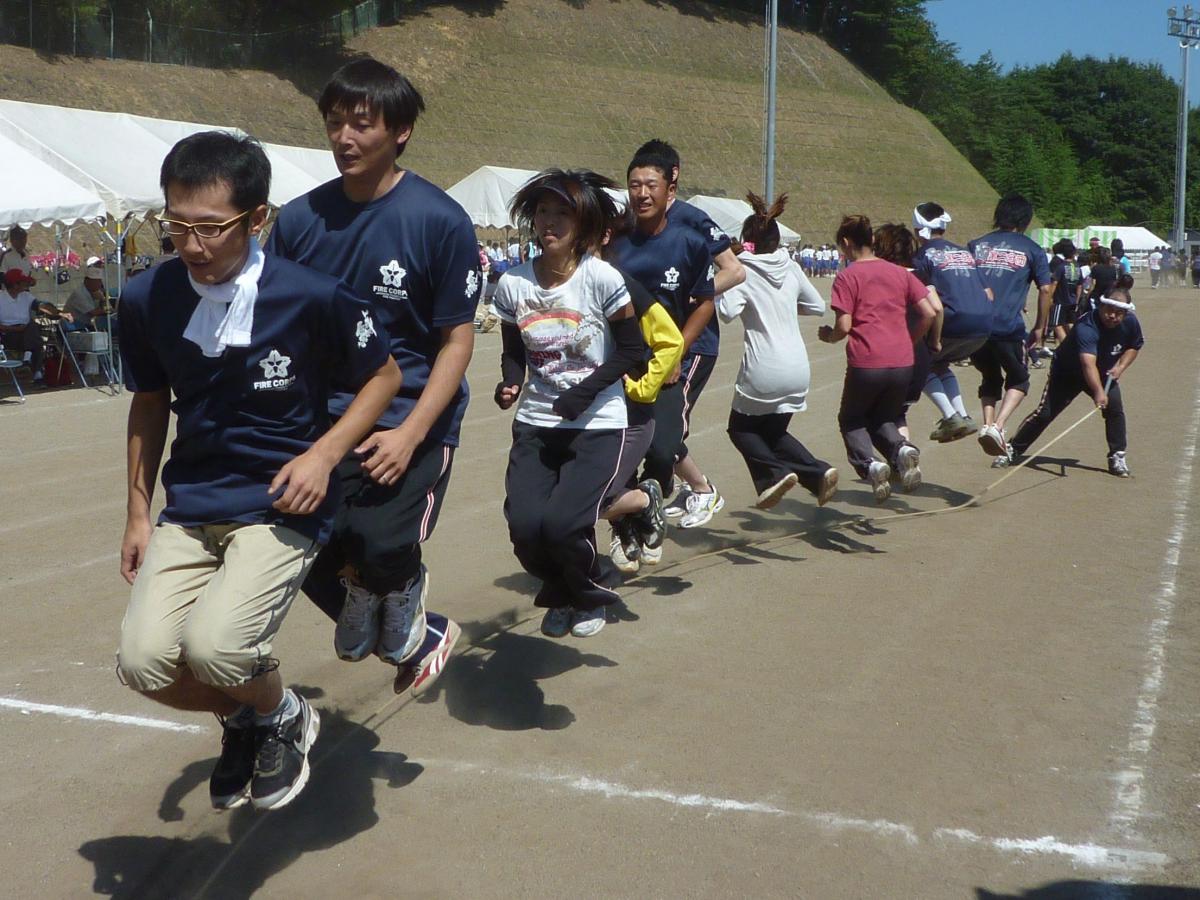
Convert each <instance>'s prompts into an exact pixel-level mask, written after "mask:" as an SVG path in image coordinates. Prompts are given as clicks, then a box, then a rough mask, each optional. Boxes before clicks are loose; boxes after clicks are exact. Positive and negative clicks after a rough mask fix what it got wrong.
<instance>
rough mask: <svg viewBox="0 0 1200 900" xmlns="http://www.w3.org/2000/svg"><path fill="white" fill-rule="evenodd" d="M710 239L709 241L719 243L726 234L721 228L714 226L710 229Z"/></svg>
mask: <svg viewBox="0 0 1200 900" xmlns="http://www.w3.org/2000/svg"><path fill="white" fill-rule="evenodd" d="M708 237H709V240H713V241H719V240H721V239H722V238H723V237H725V232H723V231H722V230H721V229H720V228H718V227H717V226H716V225H714V226H713V227H712V228H710V229H708Z"/></svg>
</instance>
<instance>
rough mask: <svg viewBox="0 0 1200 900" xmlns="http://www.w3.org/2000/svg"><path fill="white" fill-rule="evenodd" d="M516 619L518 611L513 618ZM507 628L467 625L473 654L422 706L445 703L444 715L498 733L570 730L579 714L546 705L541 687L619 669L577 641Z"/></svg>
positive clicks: (457, 662)
mask: <svg viewBox="0 0 1200 900" xmlns="http://www.w3.org/2000/svg"><path fill="white" fill-rule="evenodd" d="M629 615H631V614H629ZM513 616H515V610H514V611H512V613H511V614H510V616H509V618H511V617H513ZM623 617H625V618H627V617H628V615H627V611H623V608H622V610H612V611H610V616H609V618H610V619H614V618H615V619H620V618H623ZM535 621H540V610H535ZM503 626H504V623H503V622H496V621H494V620H489V621H488V622H484V623H481V622H468V623H466V624H465V625H463V632H464V633H465V634H467V635H469V636H471V649H470V650H469V651H468V652H466V653H462V654H459V655H458V656H456V657H455V658H454V660H453V661H452V662H451V663H450V664H449V665H448V666H446V671H445V672H443V673H442V677H441V678H439V679H438V681H437V683H436V684H435V685H434V686H433V687H432V688H430V689H429V691H428V692H427V693H426V694H425V695H424V696H423V697H422V698H421V702H422V703H436V702H437V701H438V700H440V699H443V698H444V699H445V701H446V711H447V712H449V713H450V715H452V716H453V717H454V718H456V719H458V720H459V721H460V722H463V723H465V724H467V725H483V726H485V727H487V728H495V729H497V730H499V731H526V730H529V729H535V728H540V729H542V730H545V731H557V730H559V729H562V728H566V727H567V726H568V725H570V724H571V723H572V722H574V721H575V714H574V713H573V712H571V710H570V709H568V708H567V707H565V706H561V705H558V704H553V703H547V702H546V694H545V692H544V691H543V690H542V688H541V686H540V685H539V684H538V682H539V681H543V680H545V679H547V678H554V677H555V676H557V675H562V674H563V673H564V672H569V671H571V670H572V669H577V668H579V667H581V666H589V667H592V668H608V667H610V666H615V665H616V663H615V662H614V661H613V660H611V659H609V658H608V657H606V656H600V655H599V654H596V653H585V652H583V651H582V650H581V649H580V646H579V642H578V639H572V638H564V639H562V640H555V639H552V638H547V637H544V636H542V635H541V634H532V635H528V634H516V633H515V632H512V631H507V630H504V627H503Z"/></svg>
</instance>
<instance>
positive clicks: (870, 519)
mask: <svg viewBox="0 0 1200 900" xmlns="http://www.w3.org/2000/svg"><path fill="white" fill-rule="evenodd" d="M1105 392H1106V393H1107V389H1106V391H1105ZM1099 410H1100V407H1098V406H1094V407H1092V408H1091V409H1090V410H1088V411H1087V412H1086V413H1084V414H1083V415H1082V416H1081V417H1080V418H1079V421H1077V422H1076V423H1075V424H1073V425H1071V426H1070V427H1068V428H1066V429H1065V430H1064V431H1063V432H1062V433H1061V434H1059V435H1058V436H1057V437H1055V438H1053V439H1052V440H1049V441H1047V442H1046V443H1045V444H1043V445H1042V446H1041V447H1039V448H1038V449H1037V451H1036V452H1031V453H1027V454H1026V455H1025V458H1024V459H1022V460H1021V461H1020V462H1019V463H1017V464H1016V465H1015V466H1010V467H1009V469H1008V471H1007V472H1005V473H1004V474H1003V475H1001V476H1000V477H999V478H997V479H996V480H995V481H993V482H992V483H991V484H989V485H988V486H987V487H985V488H984V489H983V490H981V491H980V492H979V493H977V494H973V495H972V496H970V497H968V498H967V499H966V500H964V501H963V502H962V503H959V504H957V505H956V506H947V507H943V508H942V509H922V510H917V511H916V512H906V513H891V514H890V515H886V516H855V517H854V518H851V519H846V520H844V521H841V522H833V523H830V524H827V525H819V526H818V525H814V526H811V527H809V528H802V529H800V530H799V531H791V532H788V533H787V534H777V535H772V536H770V537H763V538H751V539H750V540H745V541H737V542H734V543H730V544H726V545H725V546H722V547H716V548H714V549H712V550H705V551H704V552H703V553H697V554H695V555H693V556H689V557H687V558H686V559H681V560H678V561H677V562H673V563H668V564H667V565H666V566H663V567H662V568H660V569H656V570H655V572H654V574H656V575H657V574H660V573H661V572H667V571H670V570H672V569H675V568H679V567H680V566H685V565H688V564H690V563H694V562H696V561H697V560H701V559H705V558H706V557H710V556H720V555H721V554H722V553H729V552H730V551H731V550H741V549H743V548H746V547H763V546H766V545H768V544H774V543H776V542H786V541H792V540H795V539H796V538H799V537H804V536H805V535H808V534H814V533H820V532H829V531H841V530H843V529H848V528H854V527H860V526H863V525H874V524H876V523H879V522H895V521H898V520H900V519H919V518H925V517H928V516H940V515H944V514H946V513H953V512H960V511H962V510H964V509H968V508H969V507H972V506H979V505H981V501H982V500H983V498H984V497H985V496H986V495H987V494H988V493H990V492H991V491H993V490H995V489H996V488H998V487H999V486H1000V485H1001V484H1003V483H1004V482H1005V481H1007V480H1008V479H1010V478H1012V477H1013V476H1014V475H1016V474H1017V472H1019V471H1021V469H1023V468H1025V466H1027V465H1029V463H1031V462H1032V461H1033V460H1034V458H1036V457H1038V456H1041V455H1042V454H1044V453H1045V452H1046V451H1047V450H1049V449H1050V448H1051V447H1053V446H1054V445H1055V444H1057V443H1058V442H1059V441H1061V440H1062V439H1063V438H1065V437H1066V436H1067V435H1068V434H1070V433H1071V432H1072V431H1074V430H1075V429H1076V428H1078V427H1079V426H1080V425H1082V424H1083V423H1084V422H1086V421H1087V420H1088V419H1090V418H1091V417H1092V416H1094V415H1095V414H1096V413H1097V412H1098V411H1099ZM636 581H637V578H636V577H635V578H632V579H630V581H629V582H628V583H636Z"/></svg>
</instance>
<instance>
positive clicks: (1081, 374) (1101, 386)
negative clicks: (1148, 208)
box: [1012, 275, 1145, 478]
mask: <svg viewBox="0 0 1200 900" xmlns="http://www.w3.org/2000/svg"><path fill="white" fill-rule="evenodd" d="M1132 283H1133V276H1131V275H1122V276H1121V277H1120V280H1119V281H1118V284H1119V285H1120V287H1116V288H1113V289H1112V290H1110V291H1109V293H1108V296H1106V297H1101V298H1100V299H1099V301H1098V302H1097V304H1096V309H1094V310H1091V311H1090V312H1087V313H1084V315H1082V316H1081V317H1080V318H1079V321H1078V322H1076V323H1075V327H1074V328H1072V329H1071V333H1070V334H1068V335H1067V338H1066V340H1064V341H1063V342H1062V344H1060V345H1059V349H1058V352H1056V353H1055V354H1054V362H1053V363H1051V365H1050V377H1049V378H1047V379H1046V387H1045V390H1044V391H1043V392H1042V399H1041V402H1039V403H1038V406H1037V409H1035V410H1034V411H1033V412H1032V413H1031V414H1030V415H1029V416H1028V417H1027V418H1026V419H1025V421H1024V422H1022V423H1021V427H1020V428H1019V429H1018V430H1017V434H1016V436H1015V437H1014V438H1013V440H1012V447H1013V454H1014V457H1015V460H1019V459H1020V457H1022V456H1024V454H1025V453H1026V451H1028V450H1029V447H1030V446H1031V445H1032V444H1033V442H1034V441H1036V440H1037V439H1038V437H1039V436H1040V435H1041V433H1042V432H1043V431H1045V430H1046V427H1047V426H1048V425H1049V424H1050V423H1051V422H1053V421H1054V420H1055V418H1057V417H1058V415H1059V414H1060V413H1061V412H1062V411H1063V410H1065V409H1066V408H1067V407H1068V406H1070V405H1071V401H1073V400H1074V399H1075V398H1076V397H1077V396H1079V394H1081V393H1084V392H1085V391H1086V392H1087V394H1088V395H1089V396H1090V397H1091V398H1092V402H1094V403H1095V404H1096V406H1097V408H1098V409H1099V410H1100V413H1101V415H1103V416H1104V433H1105V437H1106V438H1107V440H1108V471H1109V473H1110V474H1112V475H1116V476H1117V477H1118V478H1128V477H1129V474H1130V473H1129V463H1128V462H1126V460H1125V450H1126V435H1125V404H1124V403H1123V402H1122V400H1121V385H1120V383H1119V382H1120V378H1121V376H1122V375H1124V374H1125V371H1126V370H1127V369H1128V368H1129V367H1130V366H1131V365H1133V361H1134V360H1135V359H1137V356H1138V353H1139V352H1140V351H1141V349H1142V345H1143V344H1144V343H1145V341H1144V340H1143V338H1142V326H1141V324H1140V323H1139V322H1138V320H1137V316H1135V315H1134V314H1133V313H1134V309H1135V307H1134V305H1133V300H1132V298H1131V297H1130V294H1129V286H1130V285H1132Z"/></svg>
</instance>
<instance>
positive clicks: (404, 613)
mask: <svg viewBox="0 0 1200 900" xmlns="http://www.w3.org/2000/svg"><path fill="white" fill-rule="evenodd" d="M428 592H429V572H428V571H427V570H426V568H425V566H424V564H422V565H421V571H420V572H418V573H417V576H416V577H415V578H413V579H412V580H411V581H409V583H408V584H406V585H405V586H404V587H403V588H401V589H400V590H398V591H391V592H390V593H388V594H387V595H385V596H384V598H383V610H382V614H381V615H380V620H381V621H380V626H379V643H378V644H377V645H376V647H375V652H376V653H378V654H379V658H380V659H382V660H383V661H384V662H387V663H391V664H392V665H396V666H398V665H400V664H401V663H402V662H404V661H405V660H407V659H408V658H409V657H411V656H412V655H413V654H414V653H416V652H417V650H418V649H420V647H421V642H422V641H423V640H425V595H426V594H427V593H428Z"/></svg>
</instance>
